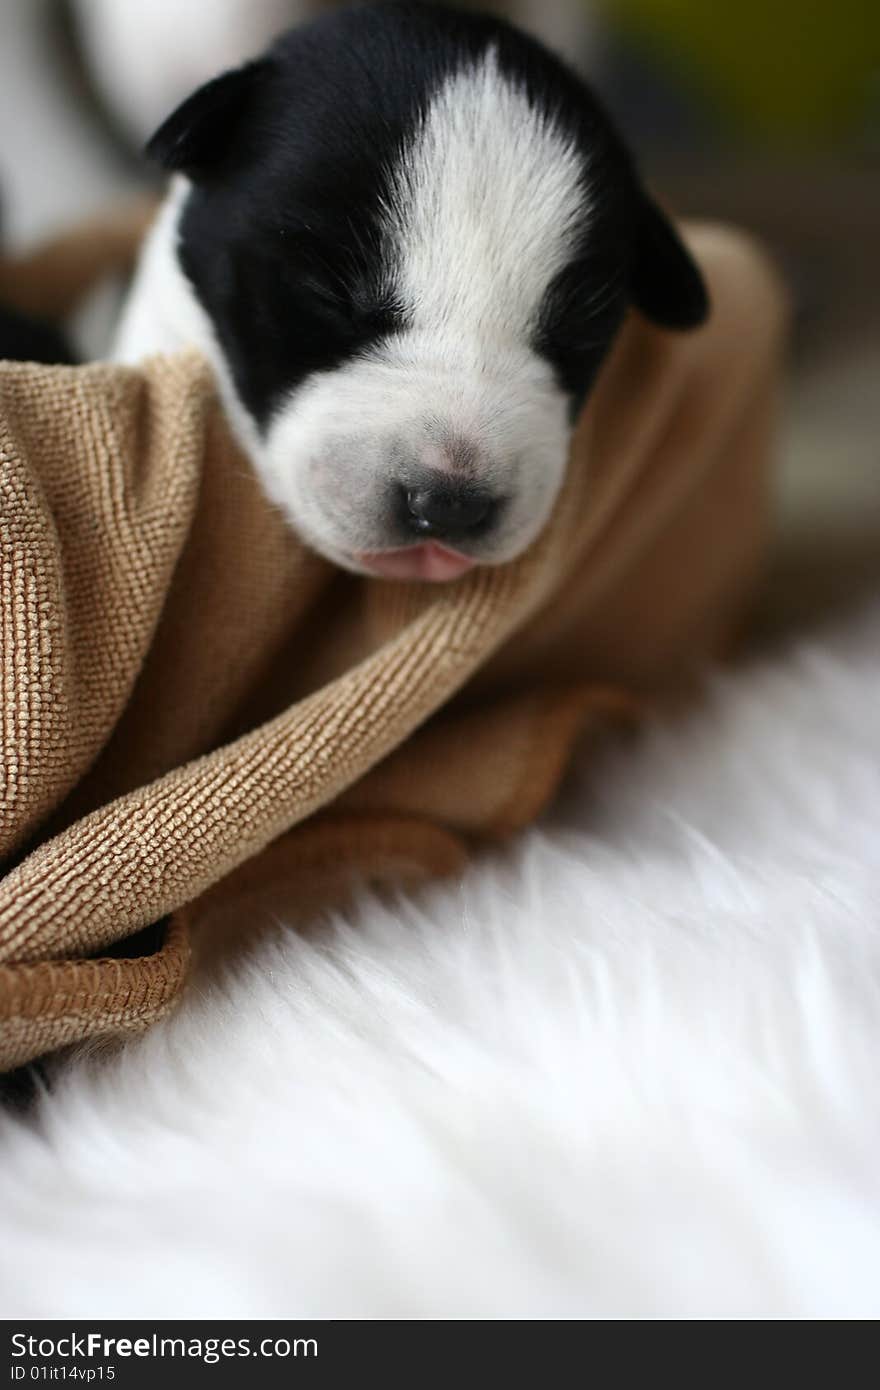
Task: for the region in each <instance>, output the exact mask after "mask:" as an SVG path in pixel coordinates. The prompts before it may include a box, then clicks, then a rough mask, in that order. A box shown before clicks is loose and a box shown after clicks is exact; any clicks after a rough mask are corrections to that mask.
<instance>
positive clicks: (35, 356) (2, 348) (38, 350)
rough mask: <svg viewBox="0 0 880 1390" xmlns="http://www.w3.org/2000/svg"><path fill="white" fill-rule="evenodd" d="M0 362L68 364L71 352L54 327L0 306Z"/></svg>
mask: <svg viewBox="0 0 880 1390" xmlns="http://www.w3.org/2000/svg"><path fill="white" fill-rule="evenodd" d="M0 358H2V359H6V360H9V361H13V362H45V363H47V364H48V365H50V366H51V365H52V364H55V363H67V364H69V365H70V364H72V363H74V362H75V360H76V358H75V354H74V351H73V348H72V347H71V345H70V343H69V342H68V339H67V336H66V335H65V334H64V333H63V332H62V331H61V329H60V328H56V326H55V325H54V324H51V323H46V322H45V321H44V320H42V319H34V318H30V317H29V316H28V315H27V314H21V313H19V312H18V310H17V309H10V308H9V306H8V305H0Z"/></svg>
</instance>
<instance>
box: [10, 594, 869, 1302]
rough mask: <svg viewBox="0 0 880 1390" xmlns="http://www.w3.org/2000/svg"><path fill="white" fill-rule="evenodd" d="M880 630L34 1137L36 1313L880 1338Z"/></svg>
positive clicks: (574, 804)
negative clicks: (432, 1321) (660, 1325)
mask: <svg viewBox="0 0 880 1390" xmlns="http://www.w3.org/2000/svg"><path fill="white" fill-rule="evenodd" d="M878 688H880V606H876V607H874V609H873V610H870V611H868V612H867V613H866V614H863V615H862V616H861V617H860V618H858V619H856V620H851V621H850V622H849V623H848V624H846V625H844V626H842V627H840V628H838V629H837V630H834V631H830V632H825V633H822V634H821V635H817V636H816V637H815V638H814V640H813V641H812V642H808V643H807V644H805V645H801V646H799V647H798V648H796V649H794V650H793V651H791V652H790V653H789V654H788V655H787V656H784V657H780V658H778V659H777V660H776V661H775V662H774V663H772V664H769V665H765V666H755V667H752V668H751V669H749V670H746V671H744V672H742V673H740V674H739V675H737V676H735V677H724V678H719V679H718V680H716V681H715V683H714V688H713V690H712V691H711V692H710V698H709V700H708V702H707V704H706V705H705V706H704V707H703V708H702V709H701V710H699V711H697V712H695V713H692V714H689V715H687V716H684V717H681V718H679V719H677V720H673V721H669V722H667V723H666V724H665V725H663V726H660V727H657V728H655V729H654V730H652V731H650V732H649V733H648V734H647V735H645V736H642V737H640V738H639V739H638V740H637V741H636V742H634V743H631V744H630V745H629V746H621V747H618V748H617V749H615V750H613V751H612V752H610V753H609V754H608V755H607V756H605V757H603V758H602V759H601V760H600V761H599V762H598V763H597V762H596V761H595V759H590V760H589V762H585V764H584V770H583V771H582V773H581V774H580V776H579V777H578V778H576V779H575V782H574V784H573V785H572V786H571V787H570V788H569V791H568V793H567V796H566V799H565V801H564V804H563V806H562V807H561V808H560V809H559V810H558V811H557V812H556V813H555V816H554V820H553V823H552V824H547V825H545V826H544V827H543V828H542V829H541V830H539V831H535V832H532V833H530V834H529V835H528V836H526V837H525V838H524V839H523V840H521V841H520V842H519V843H518V844H517V845H516V846H514V847H513V848H512V849H511V850H510V851H509V852H508V853H507V854H505V855H502V856H499V857H497V858H495V859H492V860H489V861H485V862H483V863H480V864H478V865H475V866H474V867H473V868H472V870H471V871H470V872H469V873H468V874H467V876H466V878H465V880H464V881H463V882H462V883H460V884H455V885H446V886H434V887H432V888H430V889H428V890H427V891H425V892H423V893H422V894H421V895H419V896H418V897H417V898H412V899H409V900H405V901H398V902H396V903H393V904H390V905H389V904H386V905H382V903H380V902H379V901H377V900H375V899H372V900H369V901H364V902H363V903H362V904H361V906H360V907H359V908H358V909H357V910H356V911H354V912H352V913H351V914H350V915H348V916H347V917H337V918H336V919H334V920H333V921H332V922H330V923H329V924H328V925H327V927H326V929H325V930H324V931H323V932H322V933H320V934H319V935H318V936H317V937H316V936H312V937H311V939H310V940H309V941H306V940H304V939H303V938H301V937H298V936H297V935H296V934H294V933H292V932H291V931H290V930H286V929H284V928H283V927H279V929H278V931H277V933H276V934H275V935H273V936H272V937H271V938H270V939H264V940H262V941H261V942H260V943H258V944H257V945H255V947H254V948H253V950H252V951H251V953H250V954H249V956H248V957H247V959H246V962H245V965H244V967H243V968H242V967H239V969H238V971H237V972H236V973H234V974H230V975H229V976H228V977H227V978H225V979H224V980H223V981H221V982H220V983H218V984H211V985H204V986H203V988H202V991H201V992H200V993H198V994H196V995H194V996H193V997H192V998H191V999H190V1000H189V1001H188V1003H187V1005H186V1006H185V1007H184V1008H183V1009H182V1011H181V1012H180V1013H179V1014H178V1015H177V1016H176V1017H174V1018H173V1019H172V1020H170V1021H169V1022H168V1023H167V1024H165V1025H164V1026H161V1027H159V1028H158V1029H157V1030H156V1031H155V1032H154V1033H152V1034H151V1035H150V1036H148V1037H147V1038H145V1039H144V1040H143V1041H141V1042H138V1043H135V1044H132V1045H131V1046H130V1047H129V1049H128V1050H127V1052H125V1053H124V1054H123V1055H122V1056H119V1057H116V1058H113V1059H109V1060H107V1059H105V1060H103V1061H101V1060H100V1059H96V1058H92V1059H91V1060H90V1059H83V1060H81V1061H80V1062H79V1063H77V1064H75V1065H73V1066H68V1067H66V1068H65V1069H64V1070H63V1071H62V1072H61V1074H60V1075H59V1076H58V1078H57V1082H56V1087H55V1090H54V1092H53V1093H51V1094H47V1095H46V1096H44V1097H43V1099H42V1100H41V1102H40V1103H39V1105H38V1107H37V1109H36V1111H35V1112H34V1113H31V1114H30V1115H27V1114H25V1115H22V1116H19V1117H17V1118H16V1117H14V1116H13V1117H9V1116H6V1117H5V1118H4V1119H3V1120H2V1130H0V1163H2V1169H3V1174H4V1177H3V1183H2V1188H0V1249H2V1252H3V1253H2V1268H3V1274H2V1278H3V1283H4V1286H3V1287H2V1288H0V1306H2V1307H3V1310H4V1314H5V1315H6V1316H7V1317H10V1316H23V1317H25V1316H42V1317H49V1316H58V1317H65V1316H66V1317H74V1316H76V1317H85V1316H95V1315H100V1316H102V1317H104V1318H107V1317H113V1316H119V1317H121V1316H138V1317H149V1318H159V1317H163V1316H164V1317H183V1316H189V1315H192V1316H211V1317H232V1316H239V1317H246V1318H247V1317H274V1316H319V1317H330V1316H332V1317H354V1318H364V1317H366V1318H391V1317H423V1318H468V1317H477V1318H499V1317H500V1318H524V1317H525V1318H541V1317H563V1318H564V1317H578V1318H627V1319H629V1318H765V1317H766V1318H874V1317H876V1316H878V1314H880V1285H878V1280H877V1277H876V1276H877V1269H878V1266H880V1161H878V1160H880V1098H878V1090H877V1084H876V1077H877V1058H878V1056H880V830H878V812H880V716H878V708H880V706H878Z"/></svg>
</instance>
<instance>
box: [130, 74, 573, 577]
mask: <svg viewBox="0 0 880 1390" xmlns="http://www.w3.org/2000/svg"><path fill="white" fill-rule="evenodd" d="M487 152H490V158H489V159H487ZM186 194H187V184H186V182H185V180H182V179H178V180H176V181H175V184H174V187H173V189H172V192H171V194H170V196H169V199H168V201H167V203H166V206H165V208H164V210H163V212H162V214H161V216H160V218H159V221H158V223H157V225H156V227H155V228H154V230H153V233H152V235H151V237H150V238H149V240H148V242H147V245H146V248H145V251H144V254H143V257H142V261H141V265H140V269H139V272H138V276H137V279H136V281H135V284H134V287H133V289H132V293H131V297H130V301H129V304H128V307H127V311H126V313H125V315H124V318H123V322H122V325H121V329H120V334H119V339H118V342H117V346H116V351H115V356H116V357H117V359H118V360H120V361H124V362H129V363H135V362H138V361H141V360H142V359H143V358H145V357H147V356H149V355H150V354H152V353H155V352H168V351H173V350H174V349H176V348H181V347H186V346H192V347H196V348H199V349H200V350H201V351H202V352H203V353H205V354H206V355H207V356H208V357H209V359H210V360H211V362H212V363H213V366H214V369H215V371H216V373H217V377H218V381H219V384H220V388H221V391H222V394H223V398H224V404H225V407H226V410H227V413H228V415H229V418H230V421H231V423H232V424H233V426H234V428H235V430H236V433H237V435H238V437H239V440H240V442H241V444H242V445H243V447H244V448H245V449H246V450H247V452H248V453H249V455H250V457H251V459H252V461H253V463H254V465H255V468H256V469H257V472H258V473H259V475H260V477H261V479H262V481H263V483H264V486H265V488H266V490H267V492H268V494H269V496H270V497H271V498H272V500H273V501H274V502H275V503H276V504H277V505H278V506H279V507H280V508H281V509H282V510H283V511H284V512H285V514H286V515H287V516H288V518H289V520H290V521H291V523H292V525H293V526H294V527H295V528H296V530H297V531H298V532H299V533H300V534H301V535H302V536H303V537H304V539H305V540H306V541H308V542H309V543H310V544H311V545H313V546H314V547H315V549H317V550H319V551H320V552H321V553H322V554H324V555H327V556H328V557H329V558H330V559H332V560H334V561H336V563H337V564H340V565H344V566H346V567H347V568H349V569H359V568H361V565H360V563H359V561H358V559H357V556H358V555H359V554H360V553H363V552H373V551H377V550H382V549H385V548H387V547H388V545H389V544H390V543H392V542H391V541H390V540H389V534H388V522H389V510H388V496H389V488H390V486H391V485H392V484H393V483H394V482H395V481H400V482H403V481H405V479H406V477H407V475H408V471H411V470H413V469H415V470H416V474H417V475H418V474H423V473H424V471H425V470H429V471H432V472H434V471H439V472H441V473H442V472H448V471H456V470H458V471H460V472H463V473H464V474H465V475H466V476H467V477H468V478H471V479H473V480H476V481H477V482H478V483H479V485H480V486H481V487H482V488H484V489H486V490H488V491H489V492H490V493H493V494H494V495H496V496H498V497H499V498H502V499H505V505H504V510H503V514H502V517H501V521H500V523H499V525H498V526H496V527H494V528H493V529H492V531H491V533H490V534H489V535H488V536H487V537H485V538H483V539H481V540H480V541H479V543H478V546H477V551H478V554H479V558H480V560H481V561H482V562H483V563H488V564H497V563H500V562H502V561H504V560H509V559H511V558H512V557H513V556H514V555H516V554H518V553H519V552H520V551H522V550H523V549H524V548H525V547H526V546H527V545H528V544H529V543H530V542H531V541H532V540H533V539H534V538H535V536H537V535H538V533H539V532H540V530H541V528H542V527H543V525H544V523H545V522H546V520H547V517H548V515H549V513H550V510H551V508H552V505H553V501H554V499H555V497H556V495H557V493H558V491H559V486H560V483H561V481H562V475H563V472H564V467H565V459H566V455H567V451H568V440H569V435H570V423H569V419H568V401H567V398H566V397H565V395H564V393H563V392H562V390H561V389H560V388H559V386H558V385H557V383H556V381H555V378H554V375H553V372H552V369H551V368H550V366H549V364H548V363H547V362H545V361H544V360H543V359H542V358H540V357H539V356H538V355H537V354H536V353H535V352H534V350H533V348H532V347H531V339H532V336H533V330H534V329H535V327H536V323H537V317H538V311H539V309H540V306H541V303H542V301H543V299H544V297H545V294H546V292H547V290H548V288H549V287H550V285H551V284H552V282H553V281H554V280H555V278H556V276H557V274H558V273H559V271H560V270H562V269H563V267H564V266H565V264H566V263H567V262H568V260H570V258H571V254H572V248H573V247H574V246H575V244H576V241H577V239H578V237H579V235H582V233H583V227H584V222H585V218H586V217H587V216H588V208H589V200H588V190H587V188H586V187H585V182H584V176H583V167H582V158H581V156H579V155H578V153H577V151H576V149H575V148H574V146H573V144H572V142H571V140H570V139H569V138H568V137H567V136H566V135H565V134H564V133H563V132H562V131H561V130H560V129H558V128H557V127H556V126H555V125H554V123H553V122H552V120H551V119H550V118H549V117H548V116H547V115H545V114H544V113H542V112H541V110H540V109H539V108H536V107H535V106H534V105H533V104H532V103H531V102H530V101H529V99H528V96H527V94H526V93H525V91H524V90H521V89H520V88H519V87H518V86H517V85H516V83H515V82H513V81H512V80H511V79H510V78H509V77H508V76H506V75H505V74H503V73H502V72H501V70H500V68H499V65H498V61H497V58H496V56H495V54H494V52H490V54H489V55H488V57H487V58H486V59H485V60H484V61H483V62H482V63H480V64H479V65H477V66H476V67H474V68H472V69H469V70H466V71H462V72H460V73H458V74H456V75H455V76H454V77H452V78H450V80H449V81H448V82H447V83H446V84H445V85H444V86H443V87H442V88H441V89H440V91H439V92H438V93H437V95H436V96H435V98H434V99H433V101H432V103H431V105H430V107H429V110H428V112H427V113H426V116H425V119H424V121H423V123H422V125H421V127H420V128H419V129H418V130H417V131H416V132H415V133H414V135H413V138H412V140H411V141H410V144H409V145H408V147H407V148H406V150H405V152H404V155H403V157H402V158H401V160H400V163H399V165H398V167H397V168H396V170H395V171H394V178H393V188H392V192H391V194H390V196H389V200H388V207H387V218H386V225H387V231H388V238H389V263H388V266H387V268H386V273H387V279H388V285H389V286H392V285H393V287H394V290H395V293H396V294H397V296H398V297H399V299H400V302H401V303H402V305H403V307H404V309H405V313H406V320H407V325H408V326H407V329H406V331H405V332H401V333H399V334H396V335H395V336H394V337H393V338H391V339H388V340H384V341H383V342H382V343H381V344H380V345H379V346H378V347H377V348H375V349H374V350H370V351H368V352H364V353H362V354H359V355H358V357H357V358H355V359H354V360H351V361H348V362H345V363H343V364H342V365H341V366H340V367H338V368H336V369H335V370H333V371H328V372H320V373H315V374H313V375H312V376H310V377H307V378H306V380H305V381H304V382H303V383H302V384H300V385H299V386H297V387H296V389H294V390H293V391H292V392H291V394H290V395H289V397H288V398H287V399H286V400H284V401H282V402H281V404H280V405H279V406H278V408H277V409H276V411H275V414H274V416H273V418H272V420H271V421H270V423H269V426H268V429H267V430H266V432H265V437H264V438H263V437H261V436H260V433H259V432H258V430H257V429H256V426H255V423H254V421H253V420H252V419H251V418H250V416H249V414H248V412H247V411H246V409H245V408H244V406H243V404H242V402H241V400H240V399H239V397H238V395H237V393H236V390H235V386H234V384H233V381H232V378H231V375H230V372H229V370H228V368H227V366H226V363H225V361H224V358H223V354H222V352H221V350H220V347H219V344H218V342H217V338H216V335H215V332H214V328H213V325H212V324H211V322H210V319H209V317H208V315H207V314H206V313H205V312H204V311H203V309H202V308H201V306H200V305H199V303H198V301H197V299H196V297H195V294H194V293H193V290H192V288H191V286H190V284H189V282H188V280H187V279H186V277H185V276H184V275H183V273H182V271H181V269H180V266H179V263H178V259H177V254H176V245H177V240H178V226H179V221H180V214H181V209H182V205H183V202H184V200H185V198H186ZM382 288H383V289H384V288H385V287H384V286H383V287H382ZM462 450H464V452H465V454H466V456H467V460H468V462H467V464H466V465H465V467H464V468H462V467H461V464H460V463H459V462H458V457H459V455H460V453H461V451H462Z"/></svg>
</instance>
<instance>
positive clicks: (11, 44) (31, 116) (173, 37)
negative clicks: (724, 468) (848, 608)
mask: <svg viewBox="0 0 880 1390" xmlns="http://www.w3.org/2000/svg"><path fill="white" fill-rule="evenodd" d="M328 3H332V0H0V100H2V103H3V107H2V116H3V121H2V127H0V130H2V134H0V192H2V197H3V213H4V236H5V239H6V242H7V244H9V245H13V246H18V245H22V244H27V243H28V242H29V241H31V240H33V239H34V238H35V237H37V236H39V235H42V234H44V233H46V232H48V231H50V230H54V229H56V228H57V227H59V226H62V225H64V223H65V222H68V221H71V220H73V219H74V218H76V217H77V216H79V215H81V214H82V213H84V212H87V211H91V210H94V209H95V208H96V207H100V206H101V205H102V204H105V203H107V202H108V201H110V200H112V199H114V198H118V197H119V196H120V195H121V194H124V193H125V192H127V191H131V190H132V189H134V188H137V187H142V186H144V185H145V183H148V181H149V179H150V177H151V175H150V172H149V171H148V170H146V169H145V168H144V167H143V165H142V164H141V162H140V160H139V158H138V149H139V147H140V145H141V144H142V142H143V140H144V139H145V138H146V136H147V135H148V134H149V133H150V131H151V130H152V128H153V127H154V125H155V124H157V123H158V121H159V120H161V119H162V117H163V116H164V115H165V114H167V112H168V111H169V110H170V109H171V108H172V107H173V106H174V104H175V103H176V102H177V101H178V100H180V99H181V98H182V97H183V96H185V95H187V94H188V92H189V91H190V90H192V88H193V87H195V86H196V85H197V84H198V83H199V82H201V81H203V80H204V79H206V78H207V77H210V76H212V75H214V74H215V73H216V72H217V71H220V70H221V69H222V68H224V67H225V66H229V65H230V64H233V63H235V62H238V61H240V60H241V59H243V58H245V57H247V56H249V55H251V54H252V53H253V52H255V51H257V50H259V48H260V47H261V46H262V45H263V44H264V43H265V41H266V40H267V39H268V38H270V37H271V36H272V35H273V34H274V33H276V32H277V31H278V30H279V29H281V28H283V27H285V25H286V24H288V23H291V22H295V21H297V20H298V19H301V18H303V17H304V16H307V15H308V14H310V13H314V12H315V11H317V10H319V9H320V8H322V7H326V6H327V4H328ZM483 8H494V9H496V10H499V11H501V12H502V13H506V14H507V15H508V16H509V17H511V18H513V19H515V20H516V21H517V22H518V23H520V24H521V25H523V27H525V28H528V29H531V30H532V31H533V32H536V33H537V34H538V35H539V36H540V37H542V38H543V39H544V40H545V41H546V42H548V43H549V44H550V45H551V46H552V47H554V48H556V49H557V50H558V51H560V52H561V53H563V55H564V56H565V57H567V58H568V59H569V61H570V62H572V63H573V64H575V65H576V66H577V67H579V68H580V69H581V70H582V71H583V72H584V73H585V74H586V75H587V76H588V77H589V78H590V79H591V80H592V81H593V82H594V84H595V85H596V87H597V88H598V89H599V90H600V92H601V93H602V95H603V96H604V98H605V100H606V102H607V104H608V106H609V107H610V109H611V110H612V112H613V114H614V115H615V117H616V119H617V121H618V123H619V124H620V126H621V127H622V129H623V130H624V132H625V134H626V135H627V137H628V138H629V141H630V143H631V145H632V146H633V148H634V149H635V151H636V152H637V154H638V157H639V159H640V161H641V163H642V166H643V168H644V170H645V173H646V175H647V177H648V179H649V181H650V182H651V183H652V184H653V186H654V188H655V191H656V192H657V194H658V195H659V197H660V198H661V199H662V200H663V201H664V202H665V203H666V204H667V205H668V206H670V207H671V208H672V209H673V210H674V211H675V212H676V213H677V214H679V215H681V216H687V217H699V218H712V219H717V218H722V219H725V220H728V221H733V222H736V223H738V224H739V225H741V226H744V227H746V228H748V229H750V230H751V231H753V232H754V233H756V234H757V235H758V236H759V237H760V238H761V239H762V240H763V241H764V242H765V243H766V244H767V245H768V246H769V248H770V250H771V251H772V253H773V254H774V256H775V257H776V259H777V262H778V263H779V265H780V267H781V269H782V271H783V274H784V276H785V278H786V280H787V282H788V284H789V286H790V290H791V294H792V298H793V304H794V324H793V337H792V359H791V362H792V367H791V373H790V380H789V384H788V387H787V392H786V400H785V402H784V411H783V430H782V438H781V448H780V470H779V474H778V480H777V496H776V517H777V527H776V544H775V547H774V558H773V563H772V567H771V573H770V575H769V577H768V583H767V586H766V590H765V594H764V597H763V602H762V631H763V633H764V634H765V635H767V636H769V635H771V634H773V633H775V632H777V631H779V629H780V627H791V626H792V625H798V624H800V623H802V622H804V621H810V622H813V621H815V620H816V617H817V616H821V615H822V614H824V613H826V612H831V611H834V610H835V609H837V608H838V607H839V606H840V605H841V604H849V603H851V602H853V601H854V600H856V599H857V598H858V596H859V594H860V593H861V592H863V591H865V590H866V589H868V588H872V587H877V586H878V585H880V268H878V252H880V171H878V155H880V5H878V3H877V0H797V2H795V0H729V3H728V0H716V3H714V4H709V3H707V0H507V3H505V0H493V3H489V4H485V3H484V4H483ZM101 321H102V320H101V316H100V314H95V313H93V315H92V318H91V320H88V319H87V320H86V321H85V324H84V325H81V326H80V329H81V335H82V337H83V341H84V342H85V343H86V344H87V345H88V346H90V348H91V350H92V351H94V350H95V346H96V334H97V336H98V337H99V336H100V331H101V330H100V329H96V328H95V324H96V323H100V322H101ZM104 321H106V316H105V320H104Z"/></svg>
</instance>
